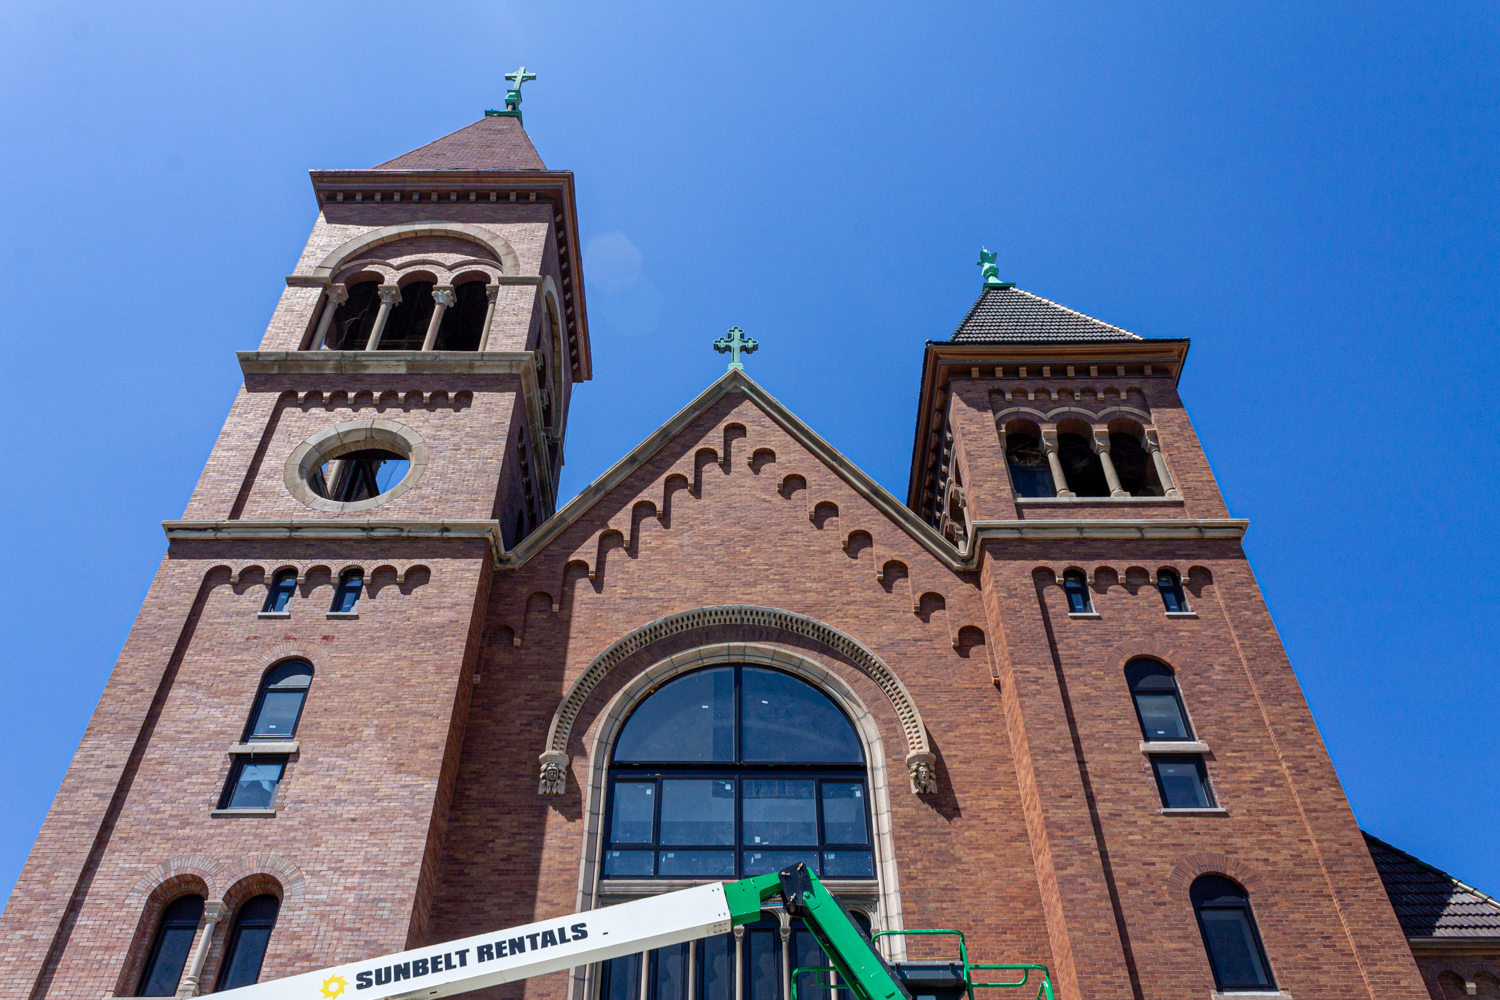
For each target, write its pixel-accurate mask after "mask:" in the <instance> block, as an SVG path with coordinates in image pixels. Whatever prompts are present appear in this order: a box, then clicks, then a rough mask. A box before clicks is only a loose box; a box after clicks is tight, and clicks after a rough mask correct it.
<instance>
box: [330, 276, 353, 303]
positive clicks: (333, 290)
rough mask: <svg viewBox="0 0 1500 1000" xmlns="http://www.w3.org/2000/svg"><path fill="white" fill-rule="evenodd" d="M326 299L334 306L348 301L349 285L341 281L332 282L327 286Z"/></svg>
mask: <svg viewBox="0 0 1500 1000" xmlns="http://www.w3.org/2000/svg"><path fill="white" fill-rule="evenodd" d="M328 301H329V302H332V303H333V304H334V305H336V306H341V305H343V304H344V303H345V302H348V301H349V287H348V286H347V285H345V284H344V283H343V282H334V283H333V284H331V285H329V286H328Z"/></svg>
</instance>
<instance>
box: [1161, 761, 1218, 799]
mask: <svg viewBox="0 0 1500 1000" xmlns="http://www.w3.org/2000/svg"><path fill="white" fill-rule="evenodd" d="M1151 766H1152V768H1153V769H1154V770H1155V771H1156V787H1157V789H1158V790H1159V791H1160V792H1161V804H1162V805H1163V806H1164V807H1166V808H1167V809H1206V808H1211V807H1212V806H1213V805H1214V800H1213V794H1212V793H1211V792H1210V791H1209V787H1208V769H1207V768H1205V767H1204V766H1203V758H1202V757H1197V756H1189V755H1181V756H1179V755H1175V754H1173V755H1168V756H1161V757H1152V758H1151Z"/></svg>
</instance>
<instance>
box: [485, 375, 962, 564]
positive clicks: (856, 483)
mask: <svg viewBox="0 0 1500 1000" xmlns="http://www.w3.org/2000/svg"><path fill="white" fill-rule="evenodd" d="M731 392H738V393H741V394H743V395H744V396H746V397H748V398H749V399H750V400H751V401H752V402H754V403H755V404H756V405H757V406H759V407H760V408H761V409H762V410H763V411H764V412H765V413H766V415H767V416H769V417H770V418H771V419H772V420H773V421H775V423H776V425H777V426H778V427H780V428H781V429H782V430H784V431H786V432H787V434H789V435H791V437H792V438H793V439H794V440H796V441H797V443H798V444H800V445H802V446H803V447H804V448H806V449H807V450H808V451H810V452H812V454H813V455H814V456H815V457H816V458H818V460H820V461H821V462H823V464H825V465H827V466H828V467H829V468H830V469H832V470H833V471H834V472H835V473H836V474H837V475H838V476H839V478H841V479H843V480H844V482H846V483H848V484H849V486H850V487H851V488H852V489H853V490H854V491H855V492H856V493H858V494H859V495H860V496H861V497H863V498H864V499H865V500H867V501H868V502H869V503H870V504H871V505H872V506H873V507H875V508H876V509H877V510H879V511H880V512H881V513H883V514H885V516H886V517H888V518H890V519H891V521H893V522H894V523H895V524H896V525H897V526H898V527H900V528H902V529H903V530H904V531H905V532H906V533H907V534H908V535H910V536H911V538H912V539H913V540H914V541H915V542H917V543H918V544H919V545H921V546H922V547H923V548H925V549H927V551H928V552H930V553H931V554H932V555H933V557H934V558H936V559H937V560H938V561H939V562H941V563H942V564H943V565H944V566H946V567H947V568H948V569H950V570H953V571H955V572H963V571H967V570H972V569H973V566H972V564H971V560H969V559H967V558H965V553H961V552H959V551H958V550H956V549H955V548H954V547H953V546H952V544H950V543H949V542H948V540H947V539H946V538H944V537H943V536H942V535H940V534H938V532H937V529H935V528H933V527H932V526H931V525H929V524H927V523H926V522H924V521H922V520H921V519H919V518H918V517H917V516H916V515H915V514H914V513H912V512H911V511H910V510H909V509H908V508H907V507H906V505H905V504H903V503H901V501H899V500H897V499H896V498H895V497H894V496H893V495H892V494H891V493H890V491H889V490H887V489H886V488H885V487H884V486H881V485H880V484H879V483H877V482H876V481H875V480H873V479H871V478H870V476H869V475H868V474H866V473H865V472H864V471H863V470H862V469H860V468H859V467H858V466H857V465H855V464H854V463H853V462H851V461H849V459H848V458H846V457H844V455H843V453H841V452H840V451H839V450H838V449H837V448H835V447H833V445H831V444H829V443H828V442H827V441H825V440H824V439H823V438H822V437H821V436H820V435H819V434H818V433H817V432H816V431H814V430H813V429H812V428H811V427H809V426H808V425H807V424H806V423H804V422H803V421H802V420H801V418H799V417H798V416H797V415H796V414H794V413H792V411H791V410H789V409H787V408H786V407H785V406H784V405H782V403H781V402H780V401H779V400H778V399H776V397H774V396H772V395H771V394H770V393H769V392H766V390H765V389H763V388H761V386H760V385H759V384H758V383H757V382H756V381H755V380H754V379H752V378H750V376H748V375H746V374H745V373H744V372H743V371H739V370H733V369H732V370H730V371H728V372H725V373H724V374H723V375H721V376H720V377H719V379H718V381H716V382H714V383H713V384H712V385H710V386H709V387H708V388H707V389H705V390H703V392H702V393H700V394H699V395H698V397H697V398H696V399H694V400H693V401H692V402H691V403H688V405H687V406H685V407H683V408H682V409H681V410H679V411H678V412H677V414H676V415H675V416H673V417H672V418H671V419H670V420H668V421H667V422H666V423H664V424H662V425H661V426H660V427H658V428H657V429H656V430H655V431H654V432H652V434H651V436H650V437H648V438H646V440H644V441H642V442H641V443H640V444H638V445H636V446H635V447H634V448H633V449H631V450H630V452H629V453H627V454H626V455H625V457H624V458H621V459H620V460H619V461H618V462H616V463H615V464H614V465H612V466H610V468H609V469H608V470H606V471H605V472H604V474H603V475H601V476H600V477H599V478H598V479H596V480H594V481H593V482H592V483H590V484H589V485H588V486H587V487H586V488H585V489H584V490H583V491H582V492H581V493H579V494H578V495H577V496H576V497H574V498H573V499H572V500H570V501H568V503H567V504H566V505H565V506H564V507H563V508H562V509H561V510H559V511H558V512H557V513H556V514H554V515H553V516H552V517H551V518H549V519H548V520H547V521H546V522H545V523H543V524H541V525H540V526H538V527H537V529H536V530H535V531H533V532H532V533H531V534H530V535H527V536H526V538H525V539H523V540H522V541H521V542H520V543H519V544H518V545H516V546H515V548H513V549H512V550H511V551H510V552H508V553H506V554H505V555H504V556H503V557H501V559H500V560H499V562H500V565H502V566H506V567H509V568H512V569H519V568H520V567H522V566H524V565H525V564H526V563H527V562H528V561H530V559H531V558H532V557H533V556H535V555H537V554H538V553H540V552H541V551H543V550H544V549H545V548H546V547H547V546H548V545H550V544H551V543H552V542H553V541H554V540H555V539H556V538H557V537H558V536H559V535H561V534H562V533H563V532H564V531H566V530H567V529H568V528H569V527H571V526H572V525H573V523H574V522H576V521H577V520H578V519H579V518H580V517H582V516H583V515H584V514H585V513H587V512H588V511H589V510H590V509H591V508H592V507H593V506H594V505H595V504H596V503H598V502H599V501H600V500H602V499H604V497H606V496H607V495H608V494H609V493H610V491H612V490H613V489H614V488H615V487H617V486H619V485H620V484H621V483H622V482H624V481H625V479H626V478H627V477H628V476H630V474H631V473H633V472H635V471H636V470H637V469H639V468H640V467H641V466H642V465H644V464H645V463H646V462H648V461H649V460H650V459H651V458H652V457H653V456H655V455H656V453H657V452H659V451H660V450H661V449H662V448H663V447H665V446H666V444H667V443H668V442H669V441H671V440H672V439H673V438H674V437H676V436H677V435H678V434H680V433H681V432H682V431H683V430H684V429H685V428H686V427H687V426H688V425H689V424H690V423H692V422H693V421H694V420H696V419H698V417H699V416H701V415H702V414H703V413H704V412H706V411H707V410H708V408H709V407H710V406H712V405H713V404H714V403H716V402H718V401H719V400H720V399H722V398H723V397H725V396H727V395H728V394H729V393H731Z"/></svg>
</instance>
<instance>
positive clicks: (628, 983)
mask: <svg viewBox="0 0 1500 1000" xmlns="http://www.w3.org/2000/svg"><path fill="white" fill-rule="evenodd" d="M851 916H853V917H854V920H855V923H856V924H858V926H859V928H860V930H862V931H863V932H865V934H866V936H868V935H869V930H870V925H869V921H868V920H866V919H865V916H864V914H862V913H857V912H856V913H852V914H851ZM786 946H787V947H789V948H790V949H791V954H790V955H789V956H788V958H789V961H788V963H787V966H788V968H789V969H792V970H795V969H799V968H809V967H812V966H820V965H824V966H826V965H828V964H830V963H829V961H828V957H827V955H826V954H824V952H823V949H822V948H820V947H819V946H818V942H817V940H816V939H815V938H814V937H813V935H812V932H811V931H809V930H808V929H807V926H806V925H805V924H804V923H803V922H802V921H801V920H793V921H792V927H791V937H790V939H789V940H788V941H787V943H786ZM782 947H783V945H782V941H781V926H780V924H779V923H778V922H777V921H776V920H773V919H769V918H764V919H761V920H758V921H756V922H755V923H753V924H747V925H745V940H744V951H743V961H744V963H745V973H744V974H745V1000H781V998H782V997H784V996H786V993H785V992H784V990H785V986H784V983H783V982H782V959H781V953H782ZM644 957H645V959H646V961H647V963H648V964H647V967H646V995H645V997H644V1000H688V997H689V995H690V994H689V977H691V980H692V982H691V996H692V997H693V998H694V1000H734V980H735V947H734V935H733V934H721V935H718V936H717V937H710V938H704V939H703V940H701V941H694V942H691V943H689V944H679V945H672V946H671V947H668V948H657V949H656V950H654V951H651V952H648V953H647V954H646V955H645V956H644ZM641 959H642V956H641V955H639V954H636V955H627V956H625V957H623V958H617V959H614V960H613V961H609V962H605V963H603V965H602V966H601V967H600V973H601V975H600V980H601V982H600V988H599V997H600V1000H643V998H642V997H641ZM836 979H837V976H836V975H835V974H832V973H827V972H823V973H810V972H804V973H803V974H802V975H800V976H798V977H797V1000H837V998H840V997H847V996H848V993H847V992H846V991H833V990H829V989H827V988H825V987H824V985H823V983H826V982H829V981H831V980H836Z"/></svg>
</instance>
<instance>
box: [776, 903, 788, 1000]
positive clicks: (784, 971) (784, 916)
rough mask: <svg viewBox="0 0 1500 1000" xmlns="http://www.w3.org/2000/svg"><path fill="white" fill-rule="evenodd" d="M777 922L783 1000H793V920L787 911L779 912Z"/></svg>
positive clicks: (777, 912)
mask: <svg viewBox="0 0 1500 1000" xmlns="http://www.w3.org/2000/svg"><path fill="white" fill-rule="evenodd" d="M776 922H777V923H778V924H779V925H780V926H779V927H777V929H776V930H777V932H778V933H779V934H780V935H781V1000H792V918H791V916H790V915H789V914H788V913H787V912H786V910H777V911H776Z"/></svg>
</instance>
